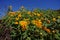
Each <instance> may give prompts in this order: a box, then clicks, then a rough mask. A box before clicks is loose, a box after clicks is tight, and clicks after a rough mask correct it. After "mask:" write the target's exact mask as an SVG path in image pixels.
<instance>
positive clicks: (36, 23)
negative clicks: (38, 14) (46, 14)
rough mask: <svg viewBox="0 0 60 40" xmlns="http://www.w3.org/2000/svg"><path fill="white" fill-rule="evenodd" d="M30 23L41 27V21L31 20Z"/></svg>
mask: <svg viewBox="0 0 60 40" xmlns="http://www.w3.org/2000/svg"><path fill="white" fill-rule="evenodd" d="M32 23H33V24H35V25H36V26H37V27H38V28H42V22H41V21H39V20H33V21H32Z"/></svg>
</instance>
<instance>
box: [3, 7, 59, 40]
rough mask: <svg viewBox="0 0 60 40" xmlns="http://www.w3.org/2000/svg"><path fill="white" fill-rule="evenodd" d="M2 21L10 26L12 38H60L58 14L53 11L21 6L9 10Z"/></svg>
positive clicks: (36, 39)
mask: <svg viewBox="0 0 60 40" xmlns="http://www.w3.org/2000/svg"><path fill="white" fill-rule="evenodd" d="M3 22H4V23H5V24H6V26H7V27H12V31H11V37H12V38H13V39H15V38H16V37H18V38H16V39H18V40H19V39H20V40H25V39H26V40H46V39H47V37H48V40H55V39H57V40H60V33H59V32H60V31H59V29H60V14H59V15H58V13H57V12H55V11H51V10H46V11H44V10H39V9H36V10H33V11H29V10H26V9H24V8H23V9H22V10H20V11H16V12H9V13H8V14H7V16H5V17H4V19H3ZM52 34H53V36H54V37H53V39H52ZM49 35H50V36H49ZM56 36H57V38H56ZM45 37H46V38H45Z"/></svg>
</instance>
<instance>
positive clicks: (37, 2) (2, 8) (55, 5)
mask: <svg viewBox="0 0 60 40" xmlns="http://www.w3.org/2000/svg"><path fill="white" fill-rule="evenodd" d="M10 5H11V6H12V8H13V10H14V11H16V10H18V9H19V8H20V7H21V6H22V5H23V6H24V7H25V8H27V9H29V10H32V9H34V8H41V9H49V8H50V9H54V10H55V9H60V0H0V17H2V16H4V15H5V12H6V11H7V9H8V6H10Z"/></svg>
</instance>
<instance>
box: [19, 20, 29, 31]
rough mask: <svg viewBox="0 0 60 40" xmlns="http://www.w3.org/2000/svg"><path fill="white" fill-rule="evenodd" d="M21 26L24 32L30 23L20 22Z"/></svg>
mask: <svg viewBox="0 0 60 40" xmlns="http://www.w3.org/2000/svg"><path fill="white" fill-rule="evenodd" d="M19 24H20V25H21V27H22V29H23V30H25V29H26V26H27V25H28V23H27V22H26V21H20V22H19Z"/></svg>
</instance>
